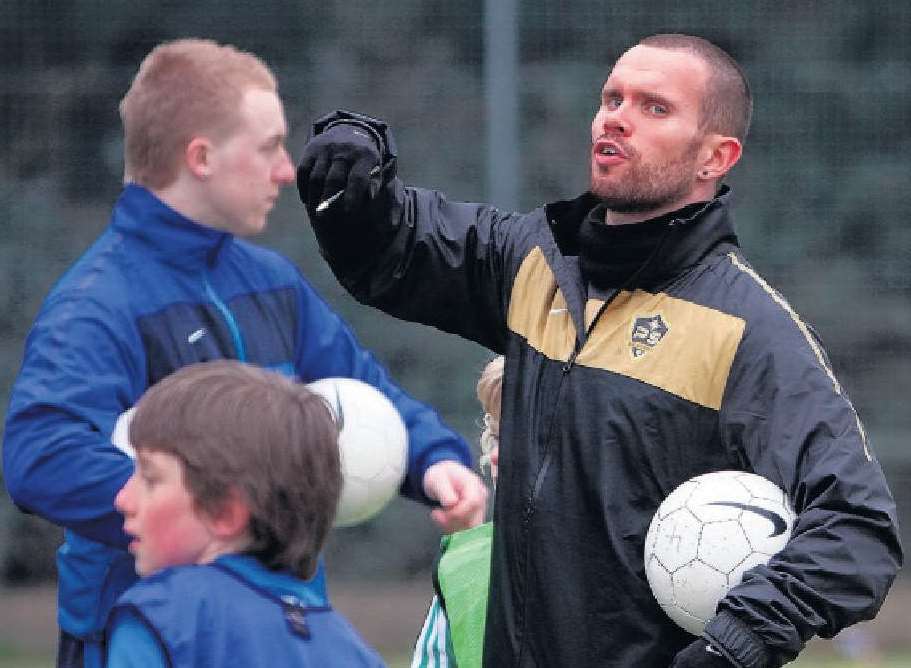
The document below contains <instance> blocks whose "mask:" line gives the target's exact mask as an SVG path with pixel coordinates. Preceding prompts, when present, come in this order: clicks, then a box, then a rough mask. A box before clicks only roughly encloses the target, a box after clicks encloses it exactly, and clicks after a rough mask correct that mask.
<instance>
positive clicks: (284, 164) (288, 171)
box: [273, 149, 295, 185]
mask: <svg viewBox="0 0 911 668" xmlns="http://www.w3.org/2000/svg"><path fill="white" fill-rule="evenodd" d="M273 178H274V179H275V181H276V182H277V183H280V184H282V185H288V184H289V183H294V181H295V172H294V163H293V162H291V156H290V155H288V151H287V149H282V155H281V158H280V159H279V163H278V165H276V167H275V172H274V174H273Z"/></svg>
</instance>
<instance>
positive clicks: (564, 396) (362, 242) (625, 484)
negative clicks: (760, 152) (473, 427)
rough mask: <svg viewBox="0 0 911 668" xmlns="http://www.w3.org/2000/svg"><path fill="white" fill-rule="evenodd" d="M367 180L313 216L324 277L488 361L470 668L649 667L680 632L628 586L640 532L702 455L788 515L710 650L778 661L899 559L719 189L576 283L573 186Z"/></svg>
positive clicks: (830, 393)
mask: <svg viewBox="0 0 911 668" xmlns="http://www.w3.org/2000/svg"><path fill="white" fill-rule="evenodd" d="M385 196H386V202H385V205H384V206H378V207H377V206H375V203H374V206H373V207H372V208H369V210H368V208H367V207H365V209H364V211H363V212H362V215H353V216H346V217H340V216H334V217H331V218H328V219H326V220H323V219H321V218H319V217H317V218H316V219H315V221H314V227H315V230H316V232H317V236H318V238H319V240H320V245H321V248H322V251H323V254H324V256H325V257H326V258H327V260H328V261H329V263H330V265H331V266H332V269H333V270H334V272H335V274H336V276H337V277H338V278H339V280H340V281H341V282H342V283H343V284H344V286H345V287H346V288H347V289H348V290H349V291H350V292H351V293H352V294H353V295H354V296H355V297H356V298H357V299H358V300H360V301H362V302H364V303H366V304H370V305H373V306H376V307H378V308H380V309H382V310H384V311H386V312H387V313H390V314H392V315H394V316H396V317H399V318H404V319H407V320H412V321H416V322H421V323H425V324H428V325H433V326H435V327H438V328H440V329H442V330H445V331H447V332H453V333H456V334H459V335H461V336H464V337H466V338H469V339H471V340H474V341H476V342H478V343H480V344H482V345H484V346H486V347H488V348H490V349H491V350H494V351H496V352H498V353H504V354H505V355H506V371H505V381H504V384H503V409H502V412H503V420H502V424H501V430H500V439H501V440H500V472H499V480H498V485H497V495H496V502H495V509H494V524H495V526H496V530H495V535H494V545H493V556H492V573H491V588H490V602H489V609H488V617H487V630H486V638H485V658H484V664H485V665H486V666H491V667H496V668H503V667H511V666H523V667H524V666H540V667H546V668H564V667H565V668H578V667H582V666H599V667H604V666H615V667H617V668H633V667H656V668H664V667H666V666H668V665H669V664H670V663H671V661H672V658H673V656H674V655H675V653H676V652H677V651H679V650H680V649H681V648H682V647H684V646H685V645H687V644H688V643H689V642H690V641H691V640H692V637H691V636H688V634H687V633H686V632H684V631H682V630H681V629H679V628H678V627H677V626H675V624H674V623H673V622H672V621H670V619H669V618H668V617H667V616H666V615H665V613H664V612H663V611H662V610H661V608H660V607H659V606H658V604H657V603H656V601H655V598H654V596H653V595H652V593H651V591H650V589H649V585H648V583H647V581H646V577H645V572H644V565H643V544H644V540H645V535H646V530H647V528H648V525H649V522H650V520H651V518H652V516H653V514H654V512H655V510H656V508H657V507H658V505H659V504H660V503H661V501H662V500H663V499H664V497H665V496H666V495H667V494H668V493H669V492H670V491H671V490H672V489H674V488H675V487H676V486H677V485H679V484H680V483H682V482H683V481H685V480H687V479H688V478H690V477H692V476H695V475H697V474H701V473H706V472H708V471H715V470H722V469H740V470H745V471H752V472H755V473H758V474H759V475H762V476H765V477H766V478H768V479H769V480H771V481H773V482H774V483H776V484H778V485H779V486H781V487H782V488H783V489H784V490H786V492H787V494H788V496H789V498H790V500H791V503H792V504H793V506H794V508H795V510H796V511H797V512H798V519H797V522H796V524H795V526H794V530H793V533H792V537H791V539H790V541H789V543H788V544H787V546H786V548H785V549H784V550H783V551H782V552H781V553H779V554H777V555H775V556H774V557H773V558H772V559H771V561H770V562H769V563H768V565H766V566H761V567H757V568H754V569H752V570H750V571H748V572H747V574H746V576H745V577H744V579H743V582H742V583H741V584H739V585H737V586H735V587H734V588H733V589H732V590H731V591H730V592H729V594H728V595H727V597H726V598H724V599H723V600H722V602H721V604H720V605H719V607H718V611H717V616H716V617H715V618H714V619H713V620H711V621H710V623H709V624H708V626H707V628H706V634H707V636H708V637H710V638H712V639H713V640H714V641H715V642H716V643H717V644H718V645H720V646H722V647H723V648H724V649H725V650H726V653H727V654H729V656H730V658H732V659H733V660H734V661H736V662H737V663H738V664H739V665H740V666H741V667H742V668H760V667H766V666H779V665H782V664H783V663H784V662H786V661H789V660H791V659H792V658H793V657H794V656H795V655H796V654H797V653H798V652H799V651H800V650H801V649H802V647H803V646H804V643H805V642H806V641H807V640H808V639H809V638H811V637H812V636H815V635H820V636H824V637H829V636H832V635H834V634H835V633H837V632H838V631H839V630H840V629H841V628H843V627H844V626H846V625H849V624H852V623H854V622H857V621H859V620H863V619H869V618H871V617H873V616H874V615H875V614H876V612H877V611H878V609H879V607H880V605H881V604H882V602H883V599H884V597H885V595H886V592H887V590H888V589H889V586H890V584H891V583H892V580H893V578H894V576H895V574H896V572H897V570H898V568H899V566H900V563H901V558H902V556H901V547H900V545H899V543H898V536H897V526H896V515H895V505H894V502H893V500H892V496H891V494H890V492H889V490H888V488H887V485H886V482H885V479H884V477H883V474H882V471H881V469H880V466H879V464H878V463H877V461H876V459H875V458H874V456H873V453H872V451H871V448H870V445H869V444H868V442H867V438H866V436H865V434H864V430H863V427H862V425H861V422H860V420H859V419H858V416H857V414H856V413H855V410H854V408H853V406H852V405H851V402H850V401H849V400H848V397H847V396H846V395H845V392H844V390H843V388H842V387H841V385H840V384H839V382H838V380H837V379H836V378H835V376H834V375H833V372H832V368H831V365H830V363H829V361H828V359H827V357H826V354H825V352H824V351H823V349H822V347H821V345H820V343H819V341H818V340H817V338H816V337H815V335H814V334H813V332H812V331H811V329H810V328H809V326H808V325H807V324H806V323H805V322H804V321H803V320H802V319H801V318H800V316H799V315H798V314H797V313H795V312H794V310H793V309H792V308H791V306H789V305H788V303H787V302H786V301H785V300H784V299H783V298H782V297H781V295H779V294H778V293H777V292H775V290H773V289H772V288H771V287H770V286H769V285H768V284H767V283H766V282H765V281H764V280H763V279H762V278H761V277H760V276H759V275H758V274H757V273H756V272H755V271H754V270H753V268H752V267H751V266H750V265H749V263H748V262H747V261H746V260H745V259H744V258H743V255H742V254H741V251H740V249H739V248H738V246H737V240H736V237H735V235H734V231H733V227H732V224H731V220H730V215H729V212H728V208H729V202H728V200H729V197H730V195H729V193H728V192H727V191H726V190H723V191H722V193H721V194H720V195H719V196H718V197H717V198H715V199H714V200H713V201H711V202H708V203H705V204H704V205H702V206H699V207H688V208H687V209H685V210H684V212H685V215H684V216H683V217H682V218H671V219H670V220H669V221H668V223H667V230H666V234H664V235H663V237H662V239H661V241H660V243H659V244H658V246H656V248H655V252H654V253H652V255H651V257H649V259H648V260H647V261H646V263H645V266H643V267H640V269H639V270H638V271H636V272H634V274H633V275H631V276H630V280H629V281H628V284H626V285H622V286H620V288H619V289H615V290H599V291H598V292H597V296H593V295H592V293H591V292H590V291H589V290H588V288H587V285H586V282H585V281H584V280H583V277H582V273H581V271H580V263H579V258H578V250H579V248H578V242H579V227H580V224H581V221H582V220H583V219H584V217H585V215H586V214H587V213H588V212H589V210H590V209H591V208H592V205H593V204H594V202H593V201H592V200H591V199H590V197H587V196H583V197H582V198H579V199H578V200H575V201H572V202H563V203H555V204H553V205H548V206H546V207H542V208H540V209H537V210H535V211H532V212H531V213H527V214H514V213H505V212H502V211H499V210H497V209H495V208H492V207H490V206H486V205H478V204H466V203H456V202H451V201H448V200H447V199H446V198H445V197H444V196H443V195H442V194H440V193H439V192H434V191H428V190H422V189H415V188H405V187H403V185H402V184H401V182H400V181H399V180H398V179H394V180H392V181H390V182H389V183H388V184H387V186H386V188H385ZM382 197H383V196H382V195H381V196H380V198H381V200H382Z"/></svg>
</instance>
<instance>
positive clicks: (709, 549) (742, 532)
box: [645, 471, 796, 635]
mask: <svg viewBox="0 0 911 668" xmlns="http://www.w3.org/2000/svg"><path fill="white" fill-rule="evenodd" d="M795 518H796V515H795V513H794V511H793V509H792V508H791V505H790V503H789V502H788V497H787V495H786V494H785V493H784V491H782V490H781V489H780V488H779V487H778V486H777V485H775V484H774V483H772V482H770V481H769V480H767V479H765V478H763V477H762V476H758V475H755V474H753V473H745V472H743V471H716V472H714V473H706V474H704V475H700V476H696V477H695V478H692V479H690V480H687V481H686V482H685V483H683V484H682V485H680V486H679V487H677V488H676V489H675V490H674V491H673V492H671V493H670V494H669V495H668V496H667V498H666V499H665V500H664V501H663V502H662V503H661V505H660V506H659V507H658V510H657V511H656V512H655V516H654V517H653V518H652V523H651V525H650V526H649V529H648V534H646V537H645V575H646V577H647V578H648V583H649V585H650V586H651V588H652V593H653V594H654V595H655V598H656V599H657V601H658V604H659V605H660V606H661V607H662V608H663V609H664V611H665V612H666V613H667V614H668V616H670V618H671V619H673V620H674V621H675V622H676V623H677V624H679V625H680V626H681V627H683V628H684V629H685V630H687V631H689V632H690V633H692V634H694V635H700V634H701V633H702V631H703V629H704V628H705V625H706V623H707V622H708V621H709V620H710V619H711V618H712V617H714V616H715V608H716V606H717V605H718V601H720V600H721V599H722V598H723V597H724V595H725V594H726V593H727V591H728V589H730V588H731V587H733V586H735V585H737V584H739V583H740V581H741V578H742V577H743V574H744V572H745V571H747V570H748V569H750V568H752V567H753V566H757V565H759V564H764V563H767V562H768V561H769V559H770V558H771V557H772V555H774V554H775V553H777V552H779V551H780V550H781V549H782V548H783V547H784V546H785V544H786V543H787V542H788V539H789V538H790V536H791V529H792V528H793V526H794V520H795Z"/></svg>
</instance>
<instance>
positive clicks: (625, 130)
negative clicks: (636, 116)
mask: <svg viewBox="0 0 911 668" xmlns="http://www.w3.org/2000/svg"><path fill="white" fill-rule="evenodd" d="M631 128H632V125H631V123H630V121H629V115H628V113H627V106H626V104H625V103H622V104H620V105H618V106H617V107H615V108H607V109H602V116H601V132H602V133H603V134H606V135H620V136H623V137H625V136H627V135H629V133H630V130H631Z"/></svg>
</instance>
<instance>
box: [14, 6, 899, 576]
mask: <svg viewBox="0 0 911 668" xmlns="http://www.w3.org/2000/svg"><path fill="white" fill-rule="evenodd" d="M515 4H516V10H517V15H516V18H515V21H516V23H517V26H518V62H517V74H518V81H517V92H518V105H517V110H518V111H517V117H516V118H515V121H514V122H515V124H516V125H517V128H518V130H517V133H516V134H517V137H518V145H517V146H515V147H513V149H514V150H515V152H516V158H517V159H516V164H517V165H518V167H517V169H518V171H519V173H518V184H519V192H518V199H519V202H520V205H521V207H522V208H524V209H527V208H531V207H533V206H536V205H538V204H540V203H542V202H545V201H548V200H550V199H553V198H563V197H571V196H574V195H575V194H577V193H579V192H581V190H583V189H584V188H585V187H586V185H587V183H586V181H587V157H586V156H587V150H588V142H589V125H590V121H591V117H592V115H593V113H594V111H595V109H596V106H597V103H598V95H599V91H600V86H601V84H602V82H603V80H604V78H605V77H606V76H607V73H608V69H609V65H610V63H611V62H612V58H613V57H614V56H616V55H617V54H618V53H619V52H621V51H622V50H623V49H624V48H626V47H627V46H629V45H630V44H632V43H633V42H635V41H636V40H637V39H638V38H639V37H641V36H644V35H646V34H650V33H655V32H690V33H694V34H698V35H702V36H704V37H707V38H708V39H711V40H713V41H715V42H716V43H718V44H719V45H721V46H723V47H724V48H726V49H727V50H729V51H730V52H731V53H732V54H733V55H734V56H735V57H736V58H737V59H738V60H739V61H740V62H741V63H742V64H743V66H744V67H745V69H746V71H747V73H748V75H749V77H750V79H751V82H752V85H753V88H754V95H755V98H756V113H755V121H754V125H753V129H752V133H751V136H750V138H749V140H748V142H747V148H746V154H745V158H744V160H743V161H742V163H741V165H740V166H738V167H737V169H736V171H735V174H734V175H733V177H732V179H731V180H732V183H733V186H734V189H735V193H736V200H737V202H738V208H737V220H738V230H739V234H740V237H741V241H742V243H743V245H744V247H745V249H746V252H747V253H748V255H749V257H750V258H751V259H752V260H753V262H754V264H755V265H756V266H757V267H758V268H759V270H760V271H761V272H762V273H763V274H764V275H765V276H766V277H767V278H768V280H769V281H770V283H772V284H773V285H775V286H776V287H777V288H779V289H780V290H781V291H782V292H783V293H784V294H785V295H786V296H788V298H789V299H790V301H791V302H792V304H793V305H794V307H795V308H796V310H797V311H798V312H800V313H801V314H802V315H803V316H804V317H806V319H807V320H808V321H810V322H812V323H814V325H815V326H816V328H817V329H818V331H819V332H820V333H821V335H822V338H823V339H824V340H825V341H826V343H827V346H828V349H829V352H830V355H831V357H832V361H833V364H834V366H835V369H836V371H837V373H838V375H839V377H840V378H841V380H842V381H843V384H844V386H845V387H846V388H847V390H848V391H849V393H850V394H851V396H852V399H853V400H854V402H855V403H856V405H857V407H858V409H859V412H860V413H861V415H862V417H863V418H864V420H865V422H866V425H867V427H868V431H869V433H870V435H871V438H872V441H873V444H874V447H875V449H876V450H877V452H878V453H879V455H880V457H881V459H882V462H883V464H884V467H885V469H886V472H887V475H888V477H889V479H890V481H891V482H892V486H893V490H894V491H895V493H896V495H897V497H898V499H899V502H900V504H901V507H902V511H901V514H902V516H903V518H904V519H905V522H904V524H905V525H906V527H907V526H908V525H911V493H909V491H908V490H909V489H911V448H908V447H907V446H906V441H907V435H908V433H909V429H911V412H909V411H908V410H907V409H906V408H902V406H904V405H906V398H907V397H908V396H909V395H911V354H909V353H911V302H909V296H911V285H909V282H911V271H909V269H911V267H909V249H911V226H909V225H908V224H907V223H906V221H905V218H906V215H907V212H908V210H909V204H911V201H909V200H911V190H909V188H908V187H907V180H908V161H907V157H906V156H907V155H908V154H909V149H911V121H909V119H911V114H909V112H911V58H909V55H911V54H909V51H911V49H909V40H908V39H907V35H908V27H909V26H911V4H909V3H905V2H902V1H899V0H892V1H887V2H878V3H857V2H853V1H849V0H840V1H831V2H827V3H816V2H792V3H769V2H736V3H733V2H729V1H718V2H707V1H700V0H693V1H691V2H688V3H686V4H682V3H678V2H671V1H655V2H651V3H641V2H633V1H631V0H622V1H616V2H603V1H595V0H560V1H558V0H538V1H536V2H535V1H531V0H528V1H526V2H517V3H515ZM484 15H485V12H484V5H483V3H482V2H481V1H480V0H466V1H463V2H460V3H453V2H444V1H442V0H399V1H397V2H395V3H374V2H366V1H360V0H345V1H344V2H343V1H341V0H321V1H320V2H315V1H309V0H308V1H303V0H298V1H292V0H283V1H281V0H277V1H275V2H270V3H267V4H258V3H249V2H241V1H239V0H233V1H223V0H220V1H218V2H216V1H215V0H199V1H198V2H195V3H178V2H160V1H156V2H151V1H149V0H144V1H140V0H136V1H134V2H131V3H110V2H102V1H101V0H81V1H80V0H68V1H67V0H58V1H56V2H47V1H32V0H4V2H2V3H0V138H2V141H3V146H4V150H3V152H2V153H0V231H2V234H0V286H2V288H0V401H2V404H0V405H2V406H5V405H6V397H7V393H8V388H9V384H10V383H11V382H12V379H13V377H14V374H15V373H16V370H17V369H18V365H19V361H20V358H21V351H22V343H23V339H24V336H25V334H26V331H27V328H28V326H29V324H30V322H31V320H32V318H33V317H34V314H35V312H36V310H37V308H38V305H39V303H40V300H41V299H42V297H43V295H44V294H45V293H46V291H47V290H48V288H49V287H50V286H51V285H52V283H53V282H54V281H55V280H56V278H57V277H58V276H59V275H60V274H61V273H62V271H63V270H64V269H65V268H66V266H67V265H68V264H69V263H70V262H71V261H72V260H73V259H74V258H75V257H77V256H78V255H79V253H80V252H81V251H82V250H84V248H85V247H86V246H87V245H88V244H89V243H90V241H91V239H92V238H93V237H94V236H95V235H96V234H97V233H98V232H99V231H100V229H101V228H102V226H103V225H104V224H105V222H106V218H107V215H108V212H109V208H110V204H111V202H112V201H113V199H114V198H115V197H116V195H117V192H118V190H119V181H120V175H121V171H122V167H121V161H120V153H121V139H120V128H119V121H118V118H117V113H116V106H117V101H118V100H119V98H120V97H121V96H122V94H123V93H124V92H125V90H126V88H127V86H128V84H129V80H130V78H131V77H132V75H133V73H134V72H135V69H136V67H137V65H138V63H139V61H140V60H141V58H142V56H143V55H144V54H145V53H146V52H147V51H148V50H149V49H150V48H151V47H152V46H153V45H154V44H156V43H157V42H159V41H161V40H164V39H170V38H175V37H180V36H190V35H194V36H206V37H212V38H215V39H217V40H220V41H226V42H231V43H234V44H237V45H239V46H241V47H243V48H246V49H249V50H252V51H255V52H257V53H259V54H261V55H262V56H264V57H265V59H266V60H267V61H268V62H269V63H270V64H271V65H272V66H273V68H274V69H275V71H276V73H277V75H278V78H279V81H280V86H281V90H282V93H283V96H284V98H285V100H286V104H287V110H288V116H289V120H290V122H291V124H292V130H293V134H292V137H291V149H292V152H294V151H295V150H297V149H299V147H300V145H301V144H302V142H303V141H304V140H305V139H306V135H307V127H308V122H309V121H310V120H311V119H312V118H314V117H316V116H317V115H319V114H322V113H324V112H326V111H328V110H331V109H333V108H336V107H347V108H353V109H358V110H363V111H365V112H368V113H372V114H374V115H378V116H382V117H384V118H386V119H387V120H388V121H389V122H390V123H391V125H392V127H393V128H394V129H395V132H396V135H397V138H398V143H399V150H400V155H401V159H400V173H401V174H402V176H403V177H404V178H405V179H406V180H407V181H409V182H411V183H415V184H418V185H426V186H433V187H437V188H440V189H442V190H444V191H446V192H448V193H449V194H450V195H451V196H453V197H457V198H463V199H474V200H478V199H480V200H484V199H486V198H488V197H489V196H491V194H490V189H489V183H488V179H487V177H486V173H487V172H486V168H485V165H486V149H487V146H486V143H485V123H486V112H485V108H486V107H485V98H484V92H485V84H484V80H483V75H484V71H485V69H484V62H483V54H484V35H485V31H484V24H483V20H484ZM494 203H495V204H501V203H499V202H496V201H495V202H494ZM262 242H263V243H264V244H266V245H269V246H272V247H275V248H277V249H279V250H281V251H282V252H284V253H286V254H287V255H289V256H290V257H292V259H294V260H295V261H296V262H298V263H299V265H300V266H301V267H302V268H303V270H304V272H305V274H307V276H308V277H309V278H310V279H311V280H312V282H313V283H314V284H315V285H316V287H317V288H318V289H319V290H320V291H321V292H322V293H323V294H324V295H325V296H326V298H327V299H328V300H329V302H330V303H331V304H332V305H333V306H334V307H336V308H338V309H339V310H340V311H341V312H342V313H343V315H345V317H346V318H347V319H348V320H349V321H350V322H351V324H352V325H353V327H354V328H355V330H356V331H357V332H358V334H359V336H360V337H361V339H362V340H363V342H364V343H366V344H367V345H368V346H370V347H372V348H373V349H374V350H376V351H377V354H378V356H379V357H380V358H381V359H382V360H383V361H384V362H385V363H386V364H387V365H388V366H389V368H390V370H391V371H392V373H393V374H394V375H395V376H396V377H397V378H399V379H400V380H401V381H402V383H403V385H404V386H405V387H406V388H408V389H409V390H411V391H412V392H413V393H414V394H416V395H417V396H418V397H420V398H422V399H424V400H426V401H428V402H430V403H432V404H433V405H435V406H437V407H438V408H439V409H440V411H441V412H442V413H443V415H444V416H445V417H446V419H447V420H448V421H449V422H450V423H451V424H453V425H454V426H455V427H457V428H458V429H459V430H460V431H461V432H462V433H464V434H465V435H466V437H468V438H469V439H470V440H472V441H473V440H474V439H475V435H476V432H477V428H476V413H477V406H476V402H475V400H474V398H473V387H474V381H475V378H476V374H477V372H478V371H479V370H480V368H481V366H482V363H483V360H484V359H485V357H486V354H487V353H486V352H485V351H483V350H481V349H479V348H478V347H476V346H474V345H473V344H468V343H465V342H463V341H460V340H458V339H455V338H454V337H450V336H444V335H441V334H438V333H435V332H431V331H429V330H428V329H427V328H423V327H419V326H412V325H406V324H404V323H399V322H396V321H394V320H392V319H391V318H388V317H385V316H383V315H381V314H378V313H376V312H373V311H371V310H368V309H364V308H362V307H359V306H358V305H356V304H354V303H353V301H352V300H351V299H350V298H349V297H347V295H345V294H343V292H342V291H341V289H340V288H339V287H338V286H337V284H336V283H335V281H334V279H332V277H331V276H330V274H329V272H328V270H327V269H326V268H325V266H324V264H323V262H322V261H321V260H320V259H319V257H318V254H317V253H316V251H315V246H314V243H313V240H312V238H311V235H310V234H309V232H308V230H307V224H306V220H305V216H304V215H303V213H302V210H301V207H300V205H299V203H298V202H297V199H296V195H295V194H294V193H293V192H291V191H288V192H286V193H285V194H284V196H283V198H282V200H281V201H280V203H279V206H278V207H277V209H276V211H275V213H274V214H273V217H272V222H271V227H270V230H269V231H268V232H267V234H266V235H265V236H264V237H263V239H262ZM0 523H2V524H0V526H2V528H0V565H2V569H3V570H2V574H3V575H4V576H5V577H6V578H7V579H12V580H17V581H21V580H28V579H42V578H47V577H50V576H52V573H53V565H52V547H53V545H54V544H55V543H56V541H57V539H58V532H57V530H56V529H53V528H50V527H48V526H46V525H45V524H44V523H42V522H41V521H40V520H35V519H34V518H27V517H25V516H23V515H21V514H19V513H17V512H16V511H15V510H14V509H12V508H11V507H10V506H9V504H8V502H7V501H6V500H4V501H2V502H0ZM907 535H908V534H907V532H906V537H907ZM905 542H906V543H909V541H908V540H907V539H906V541H905ZM435 549H436V534H435V532H434V529H433V528H432V527H431V526H430V523H429V521H427V520H426V519H425V511H424V510H423V509H420V508H417V507H415V506H414V505H412V504H408V503H406V502H399V503H397V504H396V505H395V506H394V507H393V508H392V509H390V510H389V511H388V512H387V513H385V514H384V515H383V516H382V517H381V518H380V519H378V520H376V521H375V522H372V523H370V524H367V525H364V526H362V527H358V528H355V529H350V530H346V531H345V532H340V533H338V534H337V535H336V536H335V537H334V538H333V542H332V545H331V546H330V550H329V562H330V564H331V565H332V568H334V569H336V572H337V573H339V574H340V575H343V576H349V577H357V576H358V575H359V574H361V573H367V574H369V575H370V576H371V577H375V576H376V574H377V573H382V574H385V575H386V576H387V577H389V578H405V577H409V576H413V575H415V574H424V573H426V571H427V569H428V568H429V566H430V563H431V561H432V557H433V554H434V552H435Z"/></svg>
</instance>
